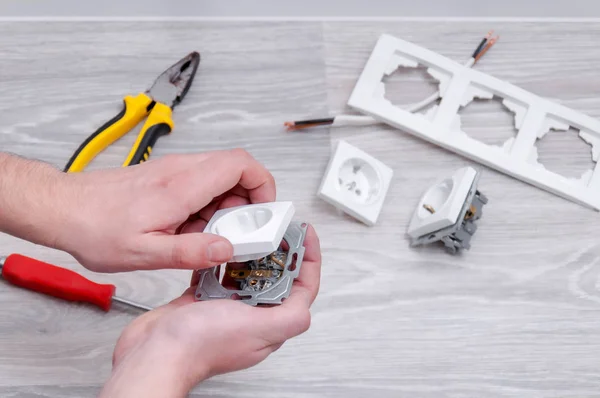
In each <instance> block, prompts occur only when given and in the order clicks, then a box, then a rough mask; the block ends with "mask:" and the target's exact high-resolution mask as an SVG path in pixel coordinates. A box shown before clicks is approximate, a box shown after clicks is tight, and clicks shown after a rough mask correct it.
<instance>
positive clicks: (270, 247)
mask: <svg viewBox="0 0 600 398" xmlns="http://www.w3.org/2000/svg"><path fill="white" fill-rule="evenodd" d="M294 213H295V209H294V205H293V203H292V202H271V203H260V204H252V205H246V206H238V207H232V208H229V209H222V210H219V211H217V212H216V213H215V214H214V215H213V217H212V218H211V219H210V221H209V222H208V224H207V225H206V228H205V229H204V232H208V233H211V234H215V235H220V236H222V237H224V238H227V239H228V240H229V241H230V242H231V244H232V245H233V258H232V262H238V263H241V262H244V261H250V260H256V259H259V258H262V257H265V256H267V255H269V254H271V253H273V252H274V251H276V250H277V248H278V247H279V245H280V243H281V240H282V239H283V235H284V234H285V231H286V230H287V228H288V226H289V225H290V222H291V221H292V217H294Z"/></svg>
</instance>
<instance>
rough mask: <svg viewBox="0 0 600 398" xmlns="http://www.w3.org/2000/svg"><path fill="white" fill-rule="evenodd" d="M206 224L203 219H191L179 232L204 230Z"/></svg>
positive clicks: (188, 232) (189, 232) (187, 232)
mask: <svg viewBox="0 0 600 398" xmlns="http://www.w3.org/2000/svg"><path fill="white" fill-rule="evenodd" d="M206 224H208V223H207V222H206V220H204V219H200V220H196V221H191V222H189V223H187V224H185V227H183V228H182V230H181V233H182V234H191V233H194V232H204V228H206Z"/></svg>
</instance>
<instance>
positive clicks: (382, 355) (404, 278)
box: [313, 22, 600, 397]
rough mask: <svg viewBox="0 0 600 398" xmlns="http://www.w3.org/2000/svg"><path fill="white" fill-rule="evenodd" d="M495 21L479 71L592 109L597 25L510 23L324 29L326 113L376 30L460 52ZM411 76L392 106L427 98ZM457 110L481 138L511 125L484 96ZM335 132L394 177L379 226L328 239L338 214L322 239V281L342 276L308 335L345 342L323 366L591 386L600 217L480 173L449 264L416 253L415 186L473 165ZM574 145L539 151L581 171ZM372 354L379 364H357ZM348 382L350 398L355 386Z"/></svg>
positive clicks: (462, 390) (365, 384)
mask: <svg viewBox="0 0 600 398" xmlns="http://www.w3.org/2000/svg"><path fill="white" fill-rule="evenodd" d="M490 28H494V29H496V30H497V31H498V32H499V33H500V34H501V40H500V41H499V43H498V45H497V46H496V47H495V48H494V49H493V50H491V51H490V52H489V53H488V55H486V57H485V58H484V59H483V60H482V62H481V63H480V64H479V65H477V68H478V69H481V70H483V71H485V72H488V73H490V74H493V75H495V76H497V77H499V78H502V79H506V80H508V81H510V82H512V83H515V84H517V85H520V86H521V87H523V88H525V89H528V90H530V91H533V92H535V93H537V94H540V95H542V96H545V97H551V98H560V99H561V102H563V103H564V104H565V105H567V106H570V107H573V108H575V109H578V110H581V111H583V112H586V113H589V114H590V115H592V116H595V117H598V116H600V112H599V111H598V109H599V107H600V98H599V97H598V96H597V94H596V93H597V91H598V90H597V88H598V87H597V84H598V80H597V79H595V78H594V76H595V74H596V71H595V70H594V66H593V65H595V64H596V63H597V61H598V53H597V52H593V51H589V50H588V45H589V39H590V38H591V37H592V36H597V35H598V33H599V32H600V25H597V24H587V25H575V24H511V23H505V24H494V25H493V26H490V25H489V24H487V23H485V24H484V23H468V24H465V23H462V24H456V23H439V24H435V25H434V24H425V23H416V22H415V23H406V22H405V23H378V24H374V23H352V24H349V23H327V24H325V30H324V37H325V44H326V54H327V58H326V62H327V83H328V87H329V91H328V92H329V105H330V108H331V110H332V113H335V112H343V111H349V110H348V109H347V108H346V107H345V102H346V101H347V99H348V96H349V94H350V92H351V90H352V88H353V85H354V82H355V81H356V78H357V76H358V74H359V73H360V71H361V69H362V67H363V65H364V63H365V61H366V59H367V57H368V56H369V55H370V52H371V50H372V48H373V45H374V43H375V41H376V40H377V38H378V36H379V34H381V33H384V32H385V33H390V34H392V35H395V36H397V37H400V38H403V39H407V40H409V41H414V42H416V43H417V44H420V45H423V46H425V47H428V48H430V49H432V50H435V51H438V52H440V53H442V54H445V55H447V56H449V57H451V58H453V59H456V60H458V61H463V60H465V58H466V57H468V56H469V55H470V53H471V52H472V50H473V47H474V46H475V45H476V44H477V42H478V40H479V38H480V37H481V36H482V34H485V32H487V31H488V30H489V29H490ZM419 79H420V78H419V76H417V75H416V74H415V73H409V74H408V75H404V76H403V77H402V76H401V77H397V76H395V77H394V81H393V84H391V85H390V86H389V90H390V91H391V92H390V97H391V99H392V100H394V101H396V103H410V102H411V101H413V100H414V99H415V98H414V96H415V93H416V92H420V93H421V96H422V97H423V96H425V95H426V94H427V93H428V92H427V90H431V87H430V84H425V83H422V79H420V80H421V82H419ZM411 96H413V98H411ZM422 97H421V98H422ZM467 110H468V108H467ZM464 119H465V121H466V122H467V123H468V125H469V127H471V131H475V132H476V133H477V134H478V136H477V137H479V138H482V137H483V138H484V139H492V138H495V137H497V136H498V135H502V134H506V131H505V130H506V129H507V128H509V129H511V130H512V126H510V125H508V124H506V119H507V117H506V115H504V114H503V112H502V110H501V109H498V108H497V107H494V106H492V105H490V104H483V105H482V106H480V107H478V108H477V110H476V111H475V112H473V113H471V114H469V115H468V116H466V117H464ZM508 119H509V121H510V117H509V118H508ZM330 133H331V138H332V141H333V142H335V141H337V140H338V139H344V140H347V141H348V142H350V143H351V144H354V145H356V146H358V147H360V148H361V149H363V150H365V151H366V152H368V153H370V154H371V155H373V156H375V157H376V158H378V159H379V160H381V161H383V162H384V163H386V164H387V165H388V166H390V167H392V168H393V169H394V171H395V173H396V174H395V177H394V180H393V181H392V187H391V190H390V193H389V195H388V198H387V203H386V205H385V207H384V209H383V212H382V215H381V217H382V219H381V221H380V222H379V223H378V225H377V226H376V227H374V228H372V229H368V228H365V227H363V226H361V225H358V224H353V223H351V222H346V224H345V226H344V234H343V235H342V236H340V234H337V235H335V238H334V235H333V233H334V230H335V229H336V228H337V229H338V230H339V229H340V227H339V226H338V225H336V224H337V223H334V222H331V224H329V225H328V227H330V228H328V229H327V231H326V232H325V233H324V236H325V240H326V247H328V249H329V250H328V252H327V254H328V256H327V259H328V261H329V262H328V267H327V270H328V271H326V276H333V275H340V277H339V279H338V278H336V279H335V282H333V281H331V280H329V283H326V284H325V292H324V294H322V295H321V297H320V302H319V304H320V306H319V308H326V309H323V312H325V313H327V316H325V315H324V314H323V317H324V318H325V317H326V318H327V319H326V320H325V319H321V322H322V324H323V325H322V328H319V326H318V325H319V319H320V318H319V315H321V314H318V315H317V321H316V322H314V323H313V332H314V329H316V328H318V329H319V330H323V331H324V330H325V329H326V330H328V331H329V333H332V334H333V335H337V336H339V335H344V336H348V337H350V336H353V338H352V341H344V342H343V343H336V344H332V345H331V348H330V352H331V359H333V357H334V356H335V357H336V358H337V359H338V361H339V362H340V363H343V366H344V368H345V369H346V371H347V372H348V373H354V374H356V379H355V380H354V381H355V382H356V383H357V384H358V383H359V382H360V383H361V384H362V388H363V391H362V392H363V393H366V391H368V388H369V387H370V386H377V387H378V388H380V389H382V390H383V391H382V392H378V394H377V396H413V397H414V396H428V395H430V394H431V395H437V396H453V397H469V396H515V397H517V396H528V397H538V396H539V397H541V396H597V395H598V392H597V391H598V384H597V383H598V380H599V378H598V376H599V374H598V372H597V370H596V367H595V366H594V363H595V362H596V359H597V358H598V355H599V354H600V345H599V344H598V337H600V336H599V332H598V326H599V323H598V314H599V306H598V304H599V303H600V291H599V287H600V285H598V280H599V279H598V277H599V272H600V264H599V261H598V257H599V255H600V245H599V244H598V240H597V237H596V236H595V235H596V234H595V232H594V231H597V229H598V222H599V221H600V219H599V216H598V214H597V213H595V212H593V211H590V210H588V209H585V208H582V207H580V206H578V205H575V204H572V203H569V202H567V201H565V200H563V199H560V198H557V197H555V196H552V195H550V194H548V193H546V192H543V191H541V190H539V189H537V188H533V187H531V186H528V185H526V184H524V183H521V182H519V181H517V180H514V179H511V178H509V177H506V176H504V175H502V174H500V173H497V172H495V171H491V170H489V169H487V168H484V170H483V176H482V179H481V182H480V190H481V191H482V192H484V193H485V194H486V195H487V196H488V197H489V198H490V202H489V206H487V207H486V208H484V215H483V218H482V219H481V220H480V222H479V226H480V229H479V232H478V233H477V235H476V236H475V238H474V241H473V247H472V250H471V251H470V252H467V253H464V254H463V255H461V256H456V257H452V256H449V255H447V254H445V253H444V252H443V250H441V248H440V247H439V246H429V247H423V248H419V249H409V248H408V242H407V238H406V237H405V235H404V234H405V230H406V228H407V226H408V222H409V220H410V216H411V214H412V212H413V210H414V206H416V203H417V202H418V200H419V197H420V195H421V194H422V193H423V191H424V190H425V189H427V188H428V187H429V186H430V185H431V184H433V183H434V182H435V181H436V180H438V179H440V178H442V177H444V176H446V175H448V174H449V173H451V172H452V171H453V170H455V169H458V168H459V167H461V166H464V165H467V164H472V163H471V162H470V161H467V160H465V159H463V158H461V157H458V156H456V155H454V154H452V153H450V152H447V151H444V150H441V149H439V148H437V147H435V146H433V145H431V144H428V143H425V142H423V141H421V140H419V139H417V138H415V137H412V136H410V135H409V134H407V133H404V132H401V131H397V130H394V129H392V128H387V127H362V128H351V127H347V128H338V129H331V131H330ZM501 138H502V137H501ZM505 138H506V137H504V138H503V139H505ZM570 138H571V137H569V136H565V137H562V136H561V137H560V139H559V140H558V142H556V140H555V142H553V143H552V144H551V145H550V146H546V147H545V148H542V149H543V150H545V151H542V149H540V151H542V152H544V153H543V155H544V156H545V158H544V159H545V160H546V161H548V159H550V161H552V162H555V163H556V164H558V165H562V166H566V170H567V171H571V172H573V171H574V170H581V172H583V171H585V168H583V169H582V167H583V165H588V164H589V162H590V159H591V154H590V151H589V147H588V148H585V147H586V145H585V144H583V143H582V142H579V140H578V139H575V140H571V139H570ZM575 138H576V137H575ZM582 147H583V148H584V149H582ZM565 163H566V165H565ZM333 247H335V250H333ZM342 275H343V276H342ZM324 280H325V279H324ZM321 306H322V307H321ZM334 313H337V316H338V317H339V318H338V321H336V320H335V319H332V317H335V315H333V314H334ZM350 313H352V314H353V315H354V316H352V317H350V316H348V315H349V314H350ZM342 318H344V321H345V322H343V323H342ZM333 325H335V326H337V327H335V326H333ZM342 325H343V326H342ZM350 331H353V332H354V334H351V333H350ZM336 332H337V333H336ZM323 333H324V332H323ZM332 341H333V338H332ZM332 351H333V352H332ZM367 357H369V358H377V359H376V360H373V362H372V363H370V364H369V366H365V358H367ZM338 369H339V368H338ZM359 369H360V372H359ZM339 370H341V369H339ZM341 388H346V389H345V391H346V393H347V394H348V396H358V395H357V392H356V390H355V389H353V387H350V386H348V387H341Z"/></svg>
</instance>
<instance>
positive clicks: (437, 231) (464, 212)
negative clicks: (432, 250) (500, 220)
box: [408, 167, 488, 253]
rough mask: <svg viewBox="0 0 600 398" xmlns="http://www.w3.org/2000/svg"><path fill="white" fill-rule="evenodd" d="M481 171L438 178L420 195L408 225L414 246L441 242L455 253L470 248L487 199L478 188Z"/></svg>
mask: <svg viewBox="0 0 600 398" xmlns="http://www.w3.org/2000/svg"><path fill="white" fill-rule="evenodd" d="M478 182H479V173H478V172H477V171H476V170H475V169H474V168H472V167H465V168H462V169H460V170H458V171H456V172H455V173H454V174H453V175H452V176H450V177H448V178H445V179H443V180H441V181H438V182H437V183H436V184H435V185H433V186H432V187H431V188H429V189H428V190H427V191H426V192H425V194H424V195H423V196H422V197H421V200H420V201H419V205H418V206H417V209H416V210H415V213H414V214H413V217H412V219H411V221H410V225H409V226H408V236H409V237H410V238H411V245H412V246H417V245H423V244H428V243H432V242H436V241H442V242H443V243H444V244H445V246H446V249H447V250H448V251H449V252H451V253H456V252H458V251H460V250H462V249H469V248H470V242H471V237H472V236H473V235H474V234H475V232H476V231H477V225H476V224H475V221H477V220H478V219H479V218H480V217H481V215H482V210H483V206H484V205H485V204H486V203H487V201H488V200H487V198H486V197H485V196H484V195H483V194H482V193H481V192H479V191H478V189H477V184H478Z"/></svg>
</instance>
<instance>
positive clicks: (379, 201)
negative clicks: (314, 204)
mask: <svg viewBox="0 0 600 398" xmlns="http://www.w3.org/2000/svg"><path fill="white" fill-rule="evenodd" d="M393 174H394V172H393V171H392V169H391V168H389V167H387V166H386V165H384V164H383V163H381V162H380V161H379V160H377V159H375V158H374V157H372V156H371V155H369V154H367V153H365V152H363V151H361V150H360V149H358V148H356V147H354V146H352V145H350V144H348V143H347V142H345V141H340V142H339V143H338V145H337V148H336V150H335V152H334V154H333V156H332V157H331V159H330V160H329V165H328V166H327V170H326V171H325V176H324V177H323V180H322V182H321V186H320V187H319V192H318V193H317V195H318V196H319V197H320V198H321V199H323V200H324V201H326V202H328V203H330V204H332V205H333V206H335V207H337V208H338V209H340V210H342V211H344V212H345V213H347V214H349V215H351V216H352V217H354V218H356V219H357V220H359V221H361V222H363V223H365V224H367V225H369V226H372V225H375V223H376V222H377V218H378V216H379V213H380V212H381V208H382V207H383V202H384V200H385V196H386V195H387V191H388V188H389V186H390V181H391V180H392V176H393Z"/></svg>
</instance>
